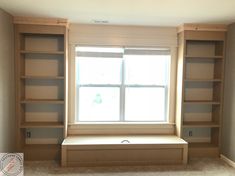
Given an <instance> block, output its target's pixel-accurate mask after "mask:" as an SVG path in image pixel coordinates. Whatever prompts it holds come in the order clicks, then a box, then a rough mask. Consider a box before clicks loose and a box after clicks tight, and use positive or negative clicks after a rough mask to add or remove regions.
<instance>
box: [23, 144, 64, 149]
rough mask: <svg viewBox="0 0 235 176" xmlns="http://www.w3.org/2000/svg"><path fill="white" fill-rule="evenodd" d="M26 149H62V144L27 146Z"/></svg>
mask: <svg viewBox="0 0 235 176" xmlns="http://www.w3.org/2000/svg"><path fill="white" fill-rule="evenodd" d="M23 148H24V149H33V150H37V149H60V148H61V144H25V145H24V147H23Z"/></svg>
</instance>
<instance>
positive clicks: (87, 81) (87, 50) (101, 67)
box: [76, 46, 170, 122]
mask: <svg viewBox="0 0 235 176" xmlns="http://www.w3.org/2000/svg"><path fill="white" fill-rule="evenodd" d="M169 66H170V51H169V49H158V48H119V47H116V48H113V47H106V48H105V47H84V46H83V47H80V46H78V47H76V116H77V118H76V119H77V121H79V122H165V121H167V109H168V108H167V106H168V103H167V100H168V82H169V75H170V74H169Z"/></svg>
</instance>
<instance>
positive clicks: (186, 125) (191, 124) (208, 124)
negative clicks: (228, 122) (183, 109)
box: [183, 122, 220, 128]
mask: <svg viewBox="0 0 235 176" xmlns="http://www.w3.org/2000/svg"><path fill="white" fill-rule="evenodd" d="M183 127H184V128H189V127H200V128H202V127H211V128H212V127H218V128H219V127H220V125H219V124H218V123H216V122H184V123H183Z"/></svg>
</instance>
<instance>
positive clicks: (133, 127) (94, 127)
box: [68, 122, 175, 135]
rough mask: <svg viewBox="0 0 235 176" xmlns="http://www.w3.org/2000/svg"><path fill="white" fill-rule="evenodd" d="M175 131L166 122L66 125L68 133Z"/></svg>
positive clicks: (168, 132) (173, 126)
mask: <svg viewBox="0 0 235 176" xmlns="http://www.w3.org/2000/svg"><path fill="white" fill-rule="evenodd" d="M174 133H175V124H174V123H168V122H116V123H113V122H96V123H94V122H92V123H91V122H80V123H74V124H69V125H68V134H69V135H77V134H84V135H85V134H109V135H115V134H161V135H164V134H165V135H172V134H174Z"/></svg>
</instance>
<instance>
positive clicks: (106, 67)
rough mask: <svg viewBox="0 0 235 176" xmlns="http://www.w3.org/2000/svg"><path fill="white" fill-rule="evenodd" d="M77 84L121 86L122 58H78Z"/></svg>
mask: <svg viewBox="0 0 235 176" xmlns="http://www.w3.org/2000/svg"><path fill="white" fill-rule="evenodd" d="M76 60H77V63H76V64H77V84H120V83H121V63H122V59H121V58H92V57H77V59H76Z"/></svg>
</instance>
